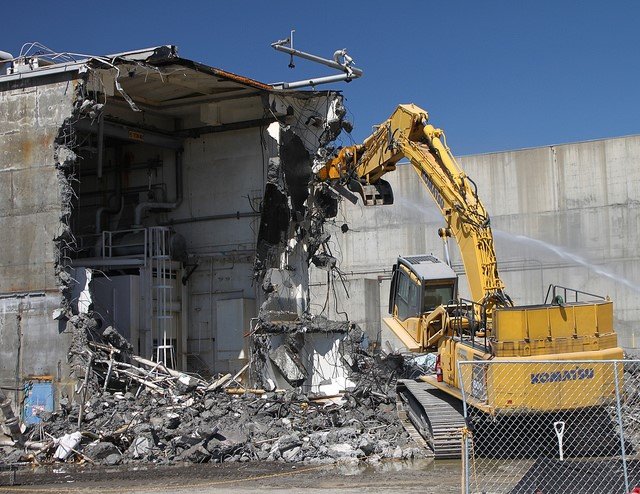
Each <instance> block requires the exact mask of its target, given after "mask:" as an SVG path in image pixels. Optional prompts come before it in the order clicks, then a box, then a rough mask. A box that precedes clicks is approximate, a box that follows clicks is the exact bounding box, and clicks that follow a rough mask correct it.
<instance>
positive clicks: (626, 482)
mask: <svg viewBox="0 0 640 494" xmlns="http://www.w3.org/2000/svg"><path fill="white" fill-rule="evenodd" d="M618 363H619V361H617V360H616V361H614V362H613V375H614V378H613V379H614V382H615V384H616V412H617V415H618V427H619V428H620V448H621V456H622V471H623V473H624V491H625V492H629V475H628V472H627V453H626V451H625V450H626V447H625V444H624V429H623V428H622V405H621V400H620V379H619V378H618ZM622 372H624V364H623V367H622Z"/></svg>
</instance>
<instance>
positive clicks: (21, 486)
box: [0, 460, 460, 494]
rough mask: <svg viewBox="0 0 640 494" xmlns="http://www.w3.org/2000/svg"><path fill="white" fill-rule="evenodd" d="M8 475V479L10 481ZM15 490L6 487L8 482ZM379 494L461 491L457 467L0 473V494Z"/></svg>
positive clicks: (250, 466) (247, 466)
mask: <svg viewBox="0 0 640 494" xmlns="http://www.w3.org/2000/svg"><path fill="white" fill-rule="evenodd" d="M12 475H13V479H12ZM12 482H13V483H14V485H10V484H11V483H12ZM302 490H304V492H305V493H311V494H313V493H320V492H322V493H326V492H341V493H352V494H355V493H358V494H362V493H363V492H366V493H367V494H374V493H375V494H378V493H395V492H409V493H411V492H420V493H423V494H436V493H437V494H449V493H459V492H460V462H458V461H438V462H435V461H433V460H420V461H414V462H411V463H407V462H384V463H381V464H379V465H377V466H375V467H371V466H359V465H294V466H292V465H285V464H281V463H241V464H223V465H215V464H203V465H192V464H189V465H184V466H174V467H162V468H154V467H144V468H141V469H135V470H134V469H131V467H128V468H122V467H120V468H93V469H92V468H86V467H85V468H78V467H74V468H72V467H70V466H66V465H60V466H59V467H53V468H52V467H47V468H43V467H40V468H39V469H38V470H19V471H17V472H15V473H14V474H12V473H11V472H1V473H0V493H2V494H4V493H7V494H9V493H20V492H22V493H34V494H39V493H42V494H56V493H71V494H75V493H78V494H85V493H94V492H98V493H100V494H116V493H117V494H121V493H122V494H151V493H154V494H157V493H163V492H166V493H176V494H187V493H188V494H209V493H220V492H234V493H236V494H245V493H249V492H282V493H297V492H301V491H302Z"/></svg>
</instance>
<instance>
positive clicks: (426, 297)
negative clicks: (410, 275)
mask: <svg viewBox="0 0 640 494" xmlns="http://www.w3.org/2000/svg"><path fill="white" fill-rule="evenodd" d="M422 299H423V302H422V310H423V311H424V312H430V311H432V310H433V309H435V308H436V307H439V306H440V305H443V304H448V303H449V302H450V301H451V300H453V285H452V284H448V283H447V284H445V283H438V284H433V283H425V285H424V291H423V296H422Z"/></svg>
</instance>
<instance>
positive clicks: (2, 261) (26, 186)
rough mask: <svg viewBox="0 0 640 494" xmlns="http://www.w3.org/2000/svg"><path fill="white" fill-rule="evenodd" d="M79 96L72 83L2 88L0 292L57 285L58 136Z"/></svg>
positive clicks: (46, 288)
mask: <svg viewBox="0 0 640 494" xmlns="http://www.w3.org/2000/svg"><path fill="white" fill-rule="evenodd" d="M74 95H75V90H74V84H73V83H71V82H63V83H55V84H47V85H42V86H36V87H28V88H24V89H15V90H11V91H0V108H2V111H1V112H0V143H1V145H0V228H1V231H2V232H3V234H2V235H0V252H1V253H2V255H0V294H3V293H13V292H29V291H42V290H48V291H51V290H57V282H56V279H55V270H54V263H55V260H56V257H55V251H54V244H53V242H52V239H53V238H55V237H56V236H58V235H59V234H60V232H61V230H60V214H61V205H60V186H59V180H58V170H57V169H56V163H55V157H54V152H55V149H54V141H55V139H56V137H57V136H58V132H59V130H60V127H61V126H62V123H63V122H64V120H65V118H67V117H69V116H70V114H71V110H72V103H73V100H74Z"/></svg>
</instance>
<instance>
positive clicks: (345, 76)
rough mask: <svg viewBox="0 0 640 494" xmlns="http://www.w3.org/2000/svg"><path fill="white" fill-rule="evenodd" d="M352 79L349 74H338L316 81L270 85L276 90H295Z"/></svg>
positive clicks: (308, 80) (319, 78)
mask: <svg viewBox="0 0 640 494" xmlns="http://www.w3.org/2000/svg"><path fill="white" fill-rule="evenodd" d="M351 79H354V77H353V76H352V75H349V74H338V75H329V76H326V77H318V78H317V79H307V80H303V81H296V82H278V83H275V84H272V86H273V87H274V88H276V89H296V88H300V87H305V86H317V85H319V84H328V83H331V82H340V81H351Z"/></svg>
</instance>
